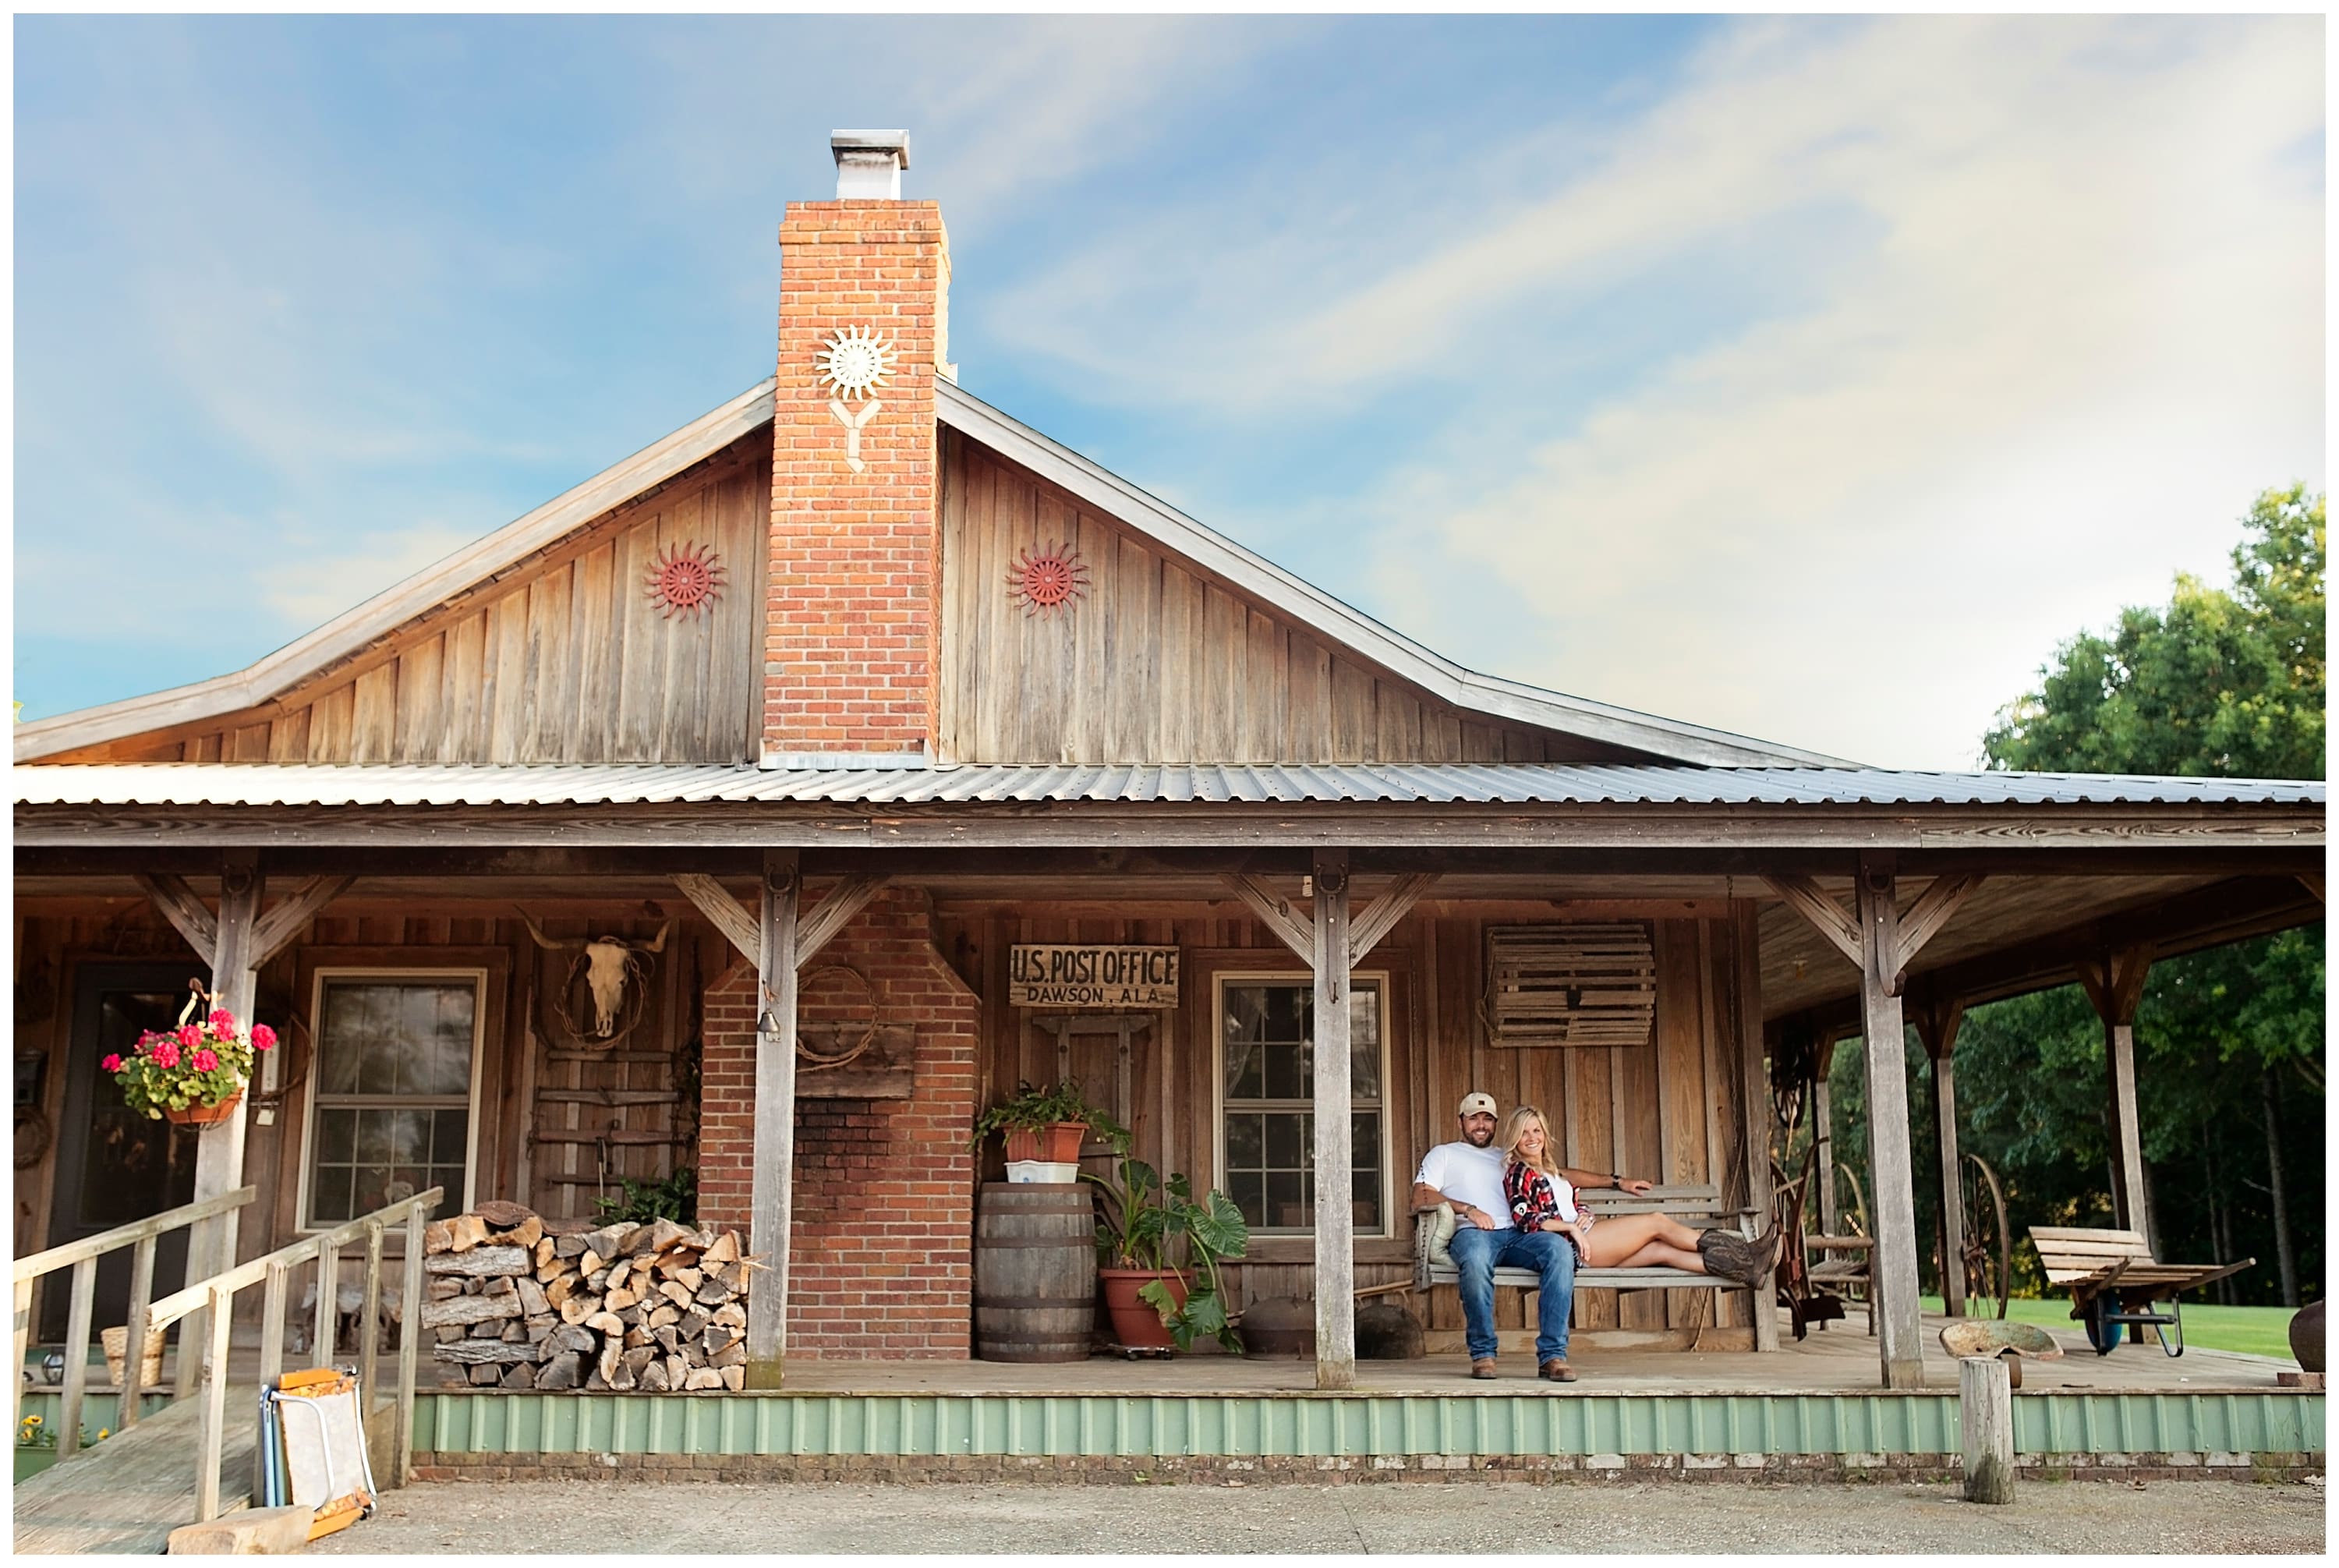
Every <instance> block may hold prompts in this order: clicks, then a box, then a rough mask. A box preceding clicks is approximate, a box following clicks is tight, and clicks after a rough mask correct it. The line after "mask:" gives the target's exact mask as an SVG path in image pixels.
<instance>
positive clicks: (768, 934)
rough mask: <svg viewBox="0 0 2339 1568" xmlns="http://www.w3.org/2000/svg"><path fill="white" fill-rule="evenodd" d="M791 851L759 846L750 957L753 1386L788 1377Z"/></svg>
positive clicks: (795, 884) (749, 1371)
mask: <svg viewBox="0 0 2339 1568" xmlns="http://www.w3.org/2000/svg"><path fill="white" fill-rule="evenodd" d="M797 873H798V867H797V857H796V852H795V851H794V850H786V849H775V850H766V851H765V852H764V873H763V886H764V892H763V898H764V918H763V921H762V922H761V929H760V931H759V932H758V937H759V940H758V942H757V951H756V956H755V969H756V994H757V997H758V999H759V1001H760V1003H761V1005H760V1006H759V1007H758V1008H757V1009H756V1014H755V1131H754V1149H755V1153H754V1158H753V1161H752V1164H751V1166H750V1170H751V1175H750V1178H749V1188H748V1208H749V1221H748V1243H747V1245H748V1248H749V1250H750V1251H751V1252H752V1253H753V1254H755V1256H756V1257H761V1258H762V1259H763V1260H764V1266H765V1274H764V1277H762V1278H760V1279H757V1280H756V1281H755V1283H754V1284H753V1286H751V1287H749V1289H748V1292H747V1368H746V1376H745V1383H746V1386H748V1387H750V1388H777V1387H779V1386H782V1384H783V1382H784V1381H785V1376H786V1363H787V1347H788V1341H787V1316H788V1247H789V1243H790V1240H791V1233H792V1230H793V1227H794V1187H793V1180H794V1171H795V1148H796V964H797V958H796V899H797V894H798V892H799V891H800V887H801V883H800V881H799V877H798V874H797Z"/></svg>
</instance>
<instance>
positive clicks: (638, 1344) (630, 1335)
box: [626, 1328, 650, 1350]
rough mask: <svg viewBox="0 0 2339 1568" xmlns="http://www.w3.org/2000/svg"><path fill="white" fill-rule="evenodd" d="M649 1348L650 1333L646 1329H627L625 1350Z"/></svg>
mask: <svg viewBox="0 0 2339 1568" xmlns="http://www.w3.org/2000/svg"><path fill="white" fill-rule="evenodd" d="M649 1346H650V1331H649V1330H648V1329H646V1328H628V1329H627V1330H626V1348H627V1350H646V1349H647V1348H649Z"/></svg>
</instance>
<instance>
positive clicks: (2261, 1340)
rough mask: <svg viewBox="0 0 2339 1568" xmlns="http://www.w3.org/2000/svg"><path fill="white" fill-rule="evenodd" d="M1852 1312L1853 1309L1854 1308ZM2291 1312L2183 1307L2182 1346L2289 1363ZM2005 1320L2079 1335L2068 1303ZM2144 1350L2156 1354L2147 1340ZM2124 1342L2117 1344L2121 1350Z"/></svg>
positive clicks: (2024, 1308)
mask: <svg viewBox="0 0 2339 1568" xmlns="http://www.w3.org/2000/svg"><path fill="white" fill-rule="evenodd" d="M1924 1299H1925V1310H1926V1311H1928V1312H1939V1311H1940V1310H1941V1298H1940V1297H1938V1296H1928V1297H1925V1298H1924ZM1854 1310H1855V1311H1857V1310H1858V1309H1857V1308H1855V1309H1854ZM2294 1310H2295V1309H2294V1308H2291V1307H2217V1306H2213V1305H2209V1304H2206V1303H2196V1302H2192V1301H2187V1302H2186V1303H2185V1343H2186V1344H2187V1345H2198V1346H2202V1347H2203V1348H2204V1349H2207V1350H2240V1351H2245V1352H2246V1353H2248V1354H2249V1355H2252V1356H2279V1357H2280V1358H2281V1359H2283V1360H2284V1361H2288V1360H2289V1359H2290V1319H2291V1314H2292V1312H2293V1311H2294ZM2006 1315H2007V1316H2008V1317H2010V1318H2013V1319H2014V1320H2015V1321H2016V1322H2018V1323H2036V1324H2038V1326H2040V1327H2042V1328H2052V1329H2055V1330H2057V1331H2058V1332H2060V1331H2062V1330H2064V1329H2068V1330H2070V1331H2071V1332H2072V1333H2074V1334H2077V1333H2078V1332H2080V1330H2079V1324H2078V1320H2077V1319H2076V1318H2074V1317H2072V1316H2071V1298H2070V1297H2068V1296H2067V1297H2061V1298H2059V1299H2056V1300H2045V1301H2026V1300H2023V1299H2021V1298H2020V1297H2017V1298H2016V1299H2014V1300H2012V1301H2009V1302H2008V1303H2007V1304H2006ZM2146 1343H2147V1346H2149V1347H2150V1348H2153V1349H2157V1348H2158V1346H2153V1345H2152V1344H2151V1342H2150V1341H2149V1340H2147V1342H2146ZM2126 1347H2127V1342H2126V1341H2125V1340H2123V1341H2122V1348H2126Z"/></svg>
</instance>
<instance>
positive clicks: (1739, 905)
mask: <svg viewBox="0 0 2339 1568" xmlns="http://www.w3.org/2000/svg"><path fill="white" fill-rule="evenodd" d="M1730 942H1731V971H1732V987H1731V989H1732V992H1733V994H1734V995H1735V996H1736V998H1737V1007H1738V1011H1737V1022H1738V1042H1737V1043H1738V1066H1739V1071H1740V1074H1741V1080H1740V1082H1741V1086H1742V1089H1741V1092H1742V1093H1743V1094H1744V1096H1745V1099H1746V1201H1747V1203H1748V1204H1749V1205H1750V1206H1751V1207H1752V1208H1754V1209H1756V1210H1757V1211H1758V1218H1757V1219H1756V1228H1757V1231H1758V1233H1759V1231H1760V1230H1762V1229H1763V1228H1767V1227H1768V1226H1769V1224H1770V1221H1771V1207H1772V1191H1771V1126H1772V1115H1771V1079H1770V1075H1769V1074H1768V1073H1767V1072H1765V1071H1764V1070H1763V1067H1762V924H1761V921H1760V915H1759V911H1758V909H1757V907H1756V905H1755V903H1754V901H1753V900H1752V899H1737V900H1734V901H1732V903H1731V905H1730ZM1748 1305H1749V1306H1750V1307H1752V1310H1753V1314H1754V1348H1755V1349H1757V1350H1776V1349H1778V1348H1779V1307H1778V1303H1777V1301H1776V1299H1775V1298H1774V1293H1773V1292H1772V1290H1771V1289H1770V1288H1769V1287H1768V1286H1767V1285H1766V1286H1765V1287H1762V1288H1761V1289H1757V1290H1755V1291H1754V1292H1753V1293H1752V1296H1751V1297H1749V1299H1748Z"/></svg>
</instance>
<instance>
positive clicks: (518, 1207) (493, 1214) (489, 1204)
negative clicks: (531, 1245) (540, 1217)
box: [471, 1198, 536, 1241]
mask: <svg viewBox="0 0 2339 1568" xmlns="http://www.w3.org/2000/svg"><path fill="white" fill-rule="evenodd" d="M471 1212H472V1213H473V1214H476V1215H478V1216H479V1218H481V1219H483V1220H485V1221H486V1222H487V1224H488V1227H489V1229H491V1230H509V1229H511V1228H514V1227H515V1226H519V1225H525V1224H526V1223H527V1222H528V1221H529V1220H531V1219H534V1218H536V1210H535V1209H533V1208H528V1206H527V1205H526V1204H524V1203H509V1202H507V1201H505V1200H504V1199H502V1198H489V1199H488V1200H487V1201H486V1202H485V1203H475V1204H473V1205H472V1206H471ZM528 1239H529V1240H531V1241H533V1240H534V1239H536V1238H534V1237H530V1238H528Z"/></svg>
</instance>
